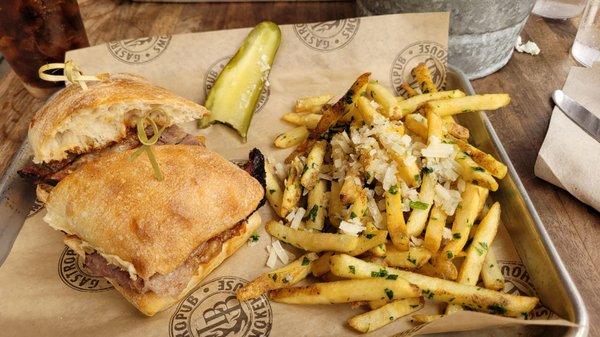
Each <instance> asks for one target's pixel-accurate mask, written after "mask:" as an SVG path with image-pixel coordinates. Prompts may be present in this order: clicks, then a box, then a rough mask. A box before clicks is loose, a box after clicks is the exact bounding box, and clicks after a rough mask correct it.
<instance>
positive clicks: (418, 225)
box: [406, 173, 437, 237]
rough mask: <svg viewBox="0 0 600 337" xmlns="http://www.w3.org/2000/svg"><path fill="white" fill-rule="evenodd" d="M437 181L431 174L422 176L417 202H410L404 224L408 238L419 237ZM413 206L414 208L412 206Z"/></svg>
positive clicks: (423, 227) (425, 221) (429, 208)
mask: <svg viewBox="0 0 600 337" xmlns="http://www.w3.org/2000/svg"><path fill="white" fill-rule="evenodd" d="M436 183H437V180H436V178H435V175H433V174H428V173H426V174H424V175H423V182H422V183H421V190H420V191H419V200H418V201H416V202H411V208H412V209H413V210H412V211H411V212H410V216H409V217H408V221H407V222H406V228H407V232H408V235H409V236H416V237H418V236H420V235H421V232H423V229H425V225H426V224H427V217H428V216H429V211H430V210H431V205H432V204H433V196H434V195H435V190H434V189H435V184H436ZM413 204H414V206H413Z"/></svg>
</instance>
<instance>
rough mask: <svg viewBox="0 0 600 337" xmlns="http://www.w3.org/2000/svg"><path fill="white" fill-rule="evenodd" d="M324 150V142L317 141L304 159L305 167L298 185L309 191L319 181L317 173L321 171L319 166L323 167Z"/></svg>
mask: <svg viewBox="0 0 600 337" xmlns="http://www.w3.org/2000/svg"><path fill="white" fill-rule="evenodd" d="M326 149H327V143H326V142H325V141H318V142H316V143H315V145H313V147H312V149H311V150H310V152H309V153H308V156H307V157H306V165H305V168H304V169H303V170H304V173H302V178H301V179H300V183H301V184H302V186H304V188H306V189H307V190H309V191H310V190H312V189H313V187H314V186H315V184H316V183H317V180H318V179H319V172H320V171H321V165H323V157H324V156H325V150H326Z"/></svg>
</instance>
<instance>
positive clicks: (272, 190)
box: [265, 162, 283, 216]
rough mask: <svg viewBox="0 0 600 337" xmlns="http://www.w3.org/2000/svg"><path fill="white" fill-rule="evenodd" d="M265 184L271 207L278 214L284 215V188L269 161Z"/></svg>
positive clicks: (266, 166)
mask: <svg viewBox="0 0 600 337" xmlns="http://www.w3.org/2000/svg"><path fill="white" fill-rule="evenodd" d="M265 184H266V188H265V189H266V195H267V200H268V201H269V204H271V208H272V209H273V210H274V211H275V213H277V215H279V216H282V213H281V203H282V201H283V189H282V188H281V184H280V182H279V179H278V178H277V176H276V175H275V172H274V171H273V166H271V163H269V162H266V163H265Z"/></svg>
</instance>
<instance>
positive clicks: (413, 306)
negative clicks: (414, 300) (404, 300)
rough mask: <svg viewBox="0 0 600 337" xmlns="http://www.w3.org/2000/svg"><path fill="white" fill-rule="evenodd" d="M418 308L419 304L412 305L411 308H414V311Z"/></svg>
mask: <svg viewBox="0 0 600 337" xmlns="http://www.w3.org/2000/svg"><path fill="white" fill-rule="evenodd" d="M418 306H419V305H418V304H411V305H410V307H411V308H413V309H414V308H416V307H418Z"/></svg>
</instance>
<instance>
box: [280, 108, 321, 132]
mask: <svg viewBox="0 0 600 337" xmlns="http://www.w3.org/2000/svg"><path fill="white" fill-rule="evenodd" d="M281 119H283V120H284V121H286V122H288V123H291V124H294V125H297V126H305V127H306V128H307V129H309V130H313V129H314V128H316V127H317V124H319V121H320V120H321V115H319V114H317V113H308V114H301V113H295V112H288V113H286V114H285V115H283V117H281Z"/></svg>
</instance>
